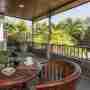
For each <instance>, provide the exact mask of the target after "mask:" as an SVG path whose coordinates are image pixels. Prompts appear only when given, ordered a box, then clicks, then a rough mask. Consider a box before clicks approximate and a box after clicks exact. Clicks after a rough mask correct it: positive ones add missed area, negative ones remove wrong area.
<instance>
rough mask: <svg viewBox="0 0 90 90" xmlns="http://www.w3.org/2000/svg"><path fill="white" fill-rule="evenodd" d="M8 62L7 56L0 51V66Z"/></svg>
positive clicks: (4, 52)
mask: <svg viewBox="0 0 90 90" xmlns="http://www.w3.org/2000/svg"><path fill="white" fill-rule="evenodd" d="M7 62H8V56H7V52H6V51H0V64H5V63H7Z"/></svg>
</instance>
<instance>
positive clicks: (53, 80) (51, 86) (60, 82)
mask: <svg viewBox="0 0 90 90" xmlns="http://www.w3.org/2000/svg"><path fill="white" fill-rule="evenodd" d="M74 69H75V68H74V66H73V65H71V64H70V63H67V62H64V61H62V60H50V61H48V63H46V64H44V66H43V68H42V71H41V80H40V82H39V83H38V85H36V90H76V89H75V83H76V79H75V80H74V81H73V80H71V78H69V79H70V80H71V81H69V82H68V83H66V82H67V81H66V80H65V78H67V77H68V75H70V74H71V73H73V72H74Z"/></svg>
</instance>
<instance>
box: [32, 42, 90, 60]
mask: <svg viewBox="0 0 90 90" xmlns="http://www.w3.org/2000/svg"><path fill="white" fill-rule="evenodd" d="M47 46H48V44H37V43H34V45H33V47H32V48H33V49H34V50H37V51H38V52H39V53H40V51H41V54H42V51H43V52H44V54H46V53H47V50H48V51H49V54H50V56H54V55H55V56H66V57H70V58H76V59H86V60H90V47H88V46H75V45H74V46H69V45H55V44H51V45H50V46H49V48H47Z"/></svg>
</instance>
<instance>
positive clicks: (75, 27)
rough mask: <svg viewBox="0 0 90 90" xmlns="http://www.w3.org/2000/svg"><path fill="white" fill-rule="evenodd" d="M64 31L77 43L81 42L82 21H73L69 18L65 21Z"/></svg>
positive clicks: (82, 33) (82, 32)
mask: <svg viewBox="0 0 90 90" xmlns="http://www.w3.org/2000/svg"><path fill="white" fill-rule="evenodd" d="M64 30H65V31H66V32H68V33H69V34H70V35H71V36H72V37H74V38H75V39H77V40H78V41H79V40H81V38H82V36H83V35H84V32H85V30H84V27H83V23H82V21H81V20H80V19H77V20H75V21H73V20H72V19H71V18H68V19H67V20H66V21H65V24H64Z"/></svg>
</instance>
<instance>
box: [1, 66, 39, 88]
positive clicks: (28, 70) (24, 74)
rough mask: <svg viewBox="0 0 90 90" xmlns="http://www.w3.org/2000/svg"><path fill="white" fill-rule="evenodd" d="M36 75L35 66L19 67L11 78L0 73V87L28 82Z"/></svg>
mask: <svg viewBox="0 0 90 90" xmlns="http://www.w3.org/2000/svg"><path fill="white" fill-rule="evenodd" d="M36 74H37V71H36V67H35V66H25V65H19V66H18V67H17V68H16V72H15V73H14V74H13V75H12V76H5V75H3V74H2V73H0V87H4V86H10V85H15V84H20V83H25V82H28V81H30V80H32V79H34V78H35V77H36Z"/></svg>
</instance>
